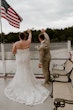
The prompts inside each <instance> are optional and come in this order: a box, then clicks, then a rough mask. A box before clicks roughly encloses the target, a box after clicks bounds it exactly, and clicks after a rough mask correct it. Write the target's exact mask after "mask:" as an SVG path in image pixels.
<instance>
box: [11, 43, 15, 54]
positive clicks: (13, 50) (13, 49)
mask: <svg viewBox="0 0 73 110" xmlns="http://www.w3.org/2000/svg"><path fill="white" fill-rule="evenodd" d="M12 53H13V54H14V55H15V54H16V43H14V44H13V47H12Z"/></svg>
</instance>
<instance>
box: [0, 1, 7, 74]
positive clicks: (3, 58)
mask: <svg viewBox="0 0 73 110" xmlns="http://www.w3.org/2000/svg"><path fill="white" fill-rule="evenodd" d="M0 27H1V53H2V63H3V74H4V76H5V73H6V65H5V54H4V53H5V50H4V44H3V38H2V21H1V0H0Z"/></svg>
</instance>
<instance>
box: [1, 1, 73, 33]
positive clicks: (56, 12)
mask: <svg viewBox="0 0 73 110" xmlns="http://www.w3.org/2000/svg"><path fill="white" fill-rule="evenodd" d="M7 2H8V3H9V4H10V5H11V6H12V7H13V8H14V9H15V10H16V11H17V12H18V13H19V14H20V15H21V16H22V18H23V21H22V23H21V27H20V29H19V30H18V29H15V28H13V27H11V26H10V25H9V24H8V23H7V22H6V21H5V20H3V31H4V32H5V33H7V32H10V31H11V32H12V31H13V32H15V31H16V32H17V31H24V30H26V29H27V28H31V29H32V28H35V29H40V28H64V27H68V26H72V25H73V0H20V1H19V0H14V1H13V0H7ZM5 24H6V25H7V26H8V28H7V29H5V27H4V25H5Z"/></svg>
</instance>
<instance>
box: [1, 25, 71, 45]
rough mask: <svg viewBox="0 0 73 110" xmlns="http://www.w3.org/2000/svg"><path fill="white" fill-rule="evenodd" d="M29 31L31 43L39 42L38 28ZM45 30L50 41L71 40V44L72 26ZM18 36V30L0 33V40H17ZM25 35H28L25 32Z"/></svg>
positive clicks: (9, 41)
mask: <svg viewBox="0 0 73 110" xmlns="http://www.w3.org/2000/svg"><path fill="white" fill-rule="evenodd" d="M31 31H32V42H33V43H37V42H39V40H38V35H39V33H40V30H31ZM46 32H47V33H48V35H49V37H50V40H51V42H63V41H65V42H66V41H68V40H71V43H72V44H73V26H72V27H68V28H64V29H50V28H47V29H46ZM18 36H19V32H17V33H13V32H10V33H8V34H5V33H2V34H0V42H4V43H12V42H16V41H18V40H19V38H18ZM26 36H28V34H27V33H26Z"/></svg>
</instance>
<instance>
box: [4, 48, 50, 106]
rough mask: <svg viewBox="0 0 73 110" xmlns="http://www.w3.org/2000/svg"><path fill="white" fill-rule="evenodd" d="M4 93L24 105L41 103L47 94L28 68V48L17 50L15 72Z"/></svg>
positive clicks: (47, 91)
mask: <svg viewBox="0 0 73 110" xmlns="http://www.w3.org/2000/svg"><path fill="white" fill-rule="evenodd" d="M4 93H5V95H6V96H7V97H8V98H9V99H11V100H13V101H16V102H19V103H24V104H26V105H36V104H40V103H43V102H44V101H45V100H46V98H47V97H48V96H49V90H47V89H46V88H45V87H43V86H42V85H41V84H39V83H38V82H37V80H36V78H35V77H34V74H33V72H32V69H31V68H30V52H29V48H28V49H23V50H21V49H18V50H17V53H16V73H15V76H14V78H13V79H12V80H11V82H10V83H9V84H8V86H7V87H6V88H5V91H4Z"/></svg>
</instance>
